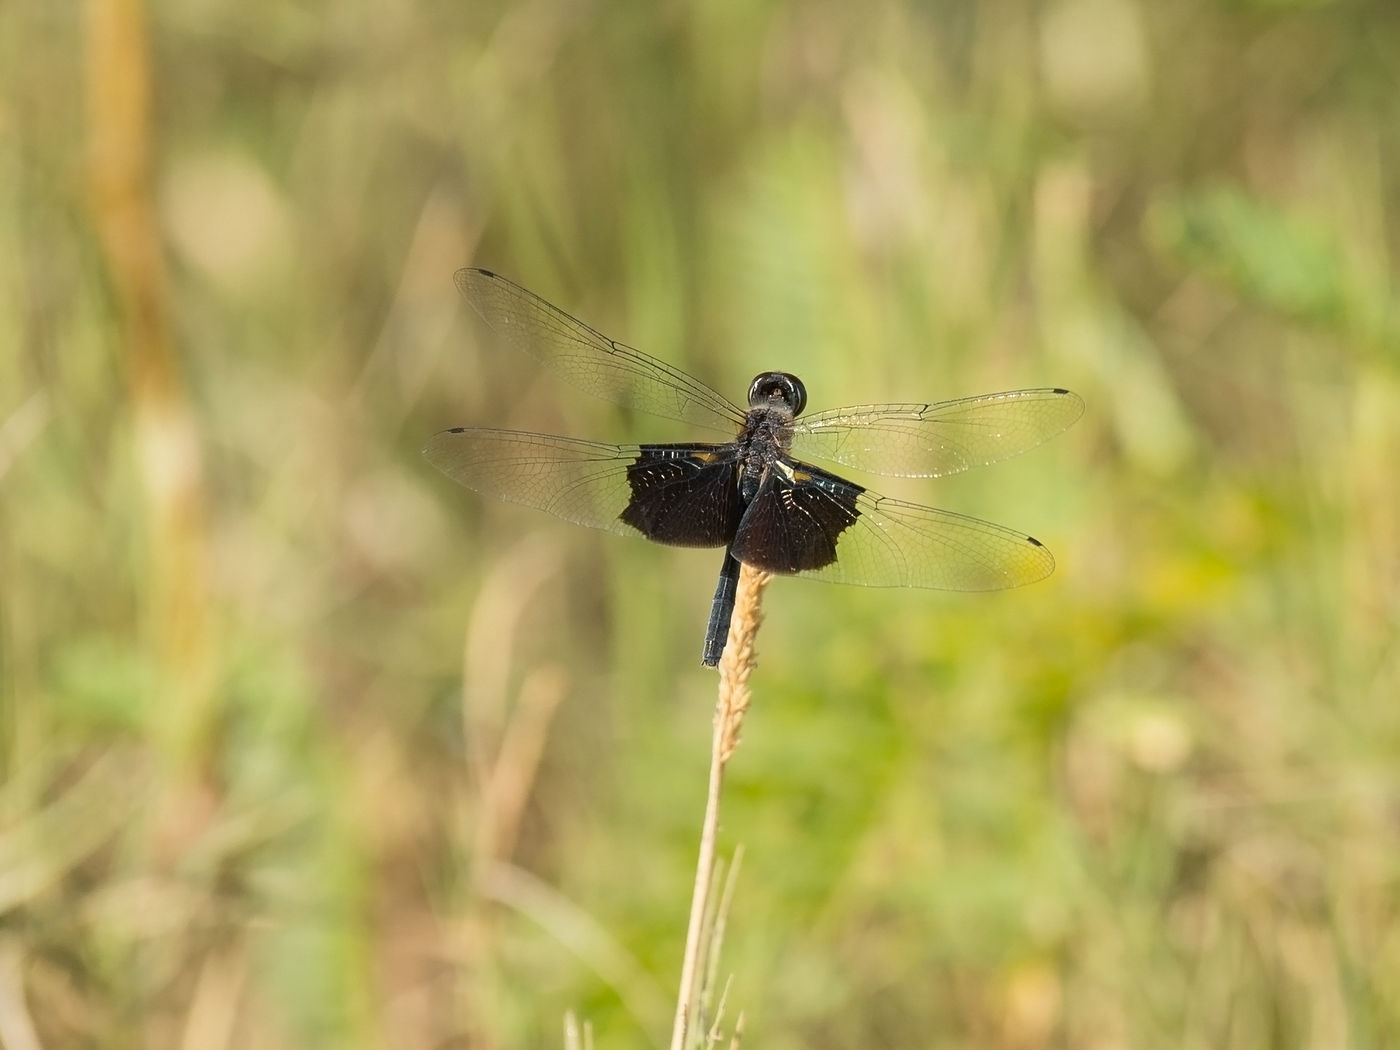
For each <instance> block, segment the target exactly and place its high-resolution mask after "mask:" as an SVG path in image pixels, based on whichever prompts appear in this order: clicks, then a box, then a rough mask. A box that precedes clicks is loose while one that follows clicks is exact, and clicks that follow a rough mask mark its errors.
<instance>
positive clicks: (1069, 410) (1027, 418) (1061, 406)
mask: <svg viewBox="0 0 1400 1050" xmlns="http://www.w3.org/2000/svg"><path fill="white" fill-rule="evenodd" d="M1083 412H1084V402H1083V401H1082V400H1080V398H1079V395H1078V394H1075V393H1072V392H1071V391H1069V390H1061V389H1058V388H1055V389H1051V388H1044V389H1039V390H1009V391H1006V392H1005V393H1001V394H984V395H982V396H980V397H965V398H962V399H960V400H957V401H942V402H939V403H938V404H930V405H855V406H852V407H849V408H837V409H832V410H830V411H828V412H818V413H817V414H816V415H812V416H807V417H805V418H803V419H799V420H798V421H797V422H796V423H795V424H794V426H793V431H794V432H793V439H792V454H793V455H794V456H802V457H806V458H811V457H816V458H819V459H827V460H831V461H832V462H834V463H841V464H844V465H845V466H848V467H855V468H856V469H857V470H867V471H870V472H871V473H873V474H884V475H887V476H891V477H905V478H936V477H941V476H943V475H945V474H956V473H958V472H960V471H964V470H970V469H971V468H973V467H980V466H982V465H984V464H987V463H995V462H997V461H998V460H1002V459H1006V458H1008V457H1010V456H1014V455H1017V454H1018V453H1021V452H1025V451H1026V450H1027V449H1030V448H1034V447H1035V446H1036V445H1039V444H1040V443H1041V442H1043V441H1045V440H1046V439H1047V438H1050V437H1053V436H1055V435H1056V434H1058V433H1059V432H1060V431H1062V430H1064V429H1065V428H1066V427H1068V426H1069V425H1070V424H1071V423H1073V422H1074V421H1075V420H1076V419H1078V418H1079V417H1080V416H1081V415H1082V414H1083Z"/></svg>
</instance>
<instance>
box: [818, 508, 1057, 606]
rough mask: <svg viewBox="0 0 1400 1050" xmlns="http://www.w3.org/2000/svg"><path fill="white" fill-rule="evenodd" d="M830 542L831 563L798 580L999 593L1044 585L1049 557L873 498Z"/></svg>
mask: <svg viewBox="0 0 1400 1050" xmlns="http://www.w3.org/2000/svg"><path fill="white" fill-rule="evenodd" d="M856 508H857V509H858V510H859V511H860V517H858V518H857V519H856V520H855V522H854V523H853V524H852V525H851V526H850V527H849V528H847V529H846V530H845V531H844V532H843V533H842V534H841V535H840V537H839V538H838V539H837V542H836V561H835V562H834V563H832V564H831V565H828V566H826V567H825V568H822V569H817V570H814V571H812V572H809V573H804V575H810V576H812V577H813V578H814V579H819V580H828V581H830V582H831V583H852V584H858V585H860V586H863V587H929V588H932V589H934V590H940V591H999V590H1002V589H1004V588H1007V587H1020V586H1022V585H1024V584H1027V583H1035V582H1036V581H1037V580H1043V579H1045V577H1047V576H1049V575H1050V574H1051V573H1052V572H1054V571H1055V558H1054V556H1053V555H1051V553H1050V552H1049V550H1047V549H1046V548H1045V547H1044V546H1043V545H1042V544H1041V542H1040V541H1039V540H1037V539H1035V538H1034V537H1033V536H1027V535H1026V534H1025V533H1024V532H1017V531H1015V530H1014V529H1008V528H1005V527H1004V526H1001V525H994V524H992V523H991V522H990V521H982V520H981V519H980V518H970V517H968V516H966V515H964V514H954V513H953V512H951V511H946V510H938V509H936V508H934V507H921V506H919V505H918V504H917V503H904V502H902V501H901V500H897V499H890V498H889V497H888V496H880V495H878V494H876V493H874V492H863V493H861V495H860V496H858V497H857V498H856Z"/></svg>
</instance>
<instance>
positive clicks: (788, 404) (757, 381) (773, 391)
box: [749, 372, 807, 416]
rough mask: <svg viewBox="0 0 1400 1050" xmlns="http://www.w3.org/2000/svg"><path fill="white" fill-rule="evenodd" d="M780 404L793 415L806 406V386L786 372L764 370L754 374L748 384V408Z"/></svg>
mask: <svg viewBox="0 0 1400 1050" xmlns="http://www.w3.org/2000/svg"><path fill="white" fill-rule="evenodd" d="M779 405H781V406H782V407H783V408H785V409H787V410H788V411H789V412H791V413H792V414H793V415H794V416H800V415H801V414H802V410H803V409H804V408H806V407H807V388H806V387H805V386H803V385H802V380H800V379H798V378H797V377H796V376H795V375H791V374H789V373H787V372H764V373H763V374H762V375H758V376H754V380H753V383H752V384H750V386H749V407H750V408H774V407H777V406H779Z"/></svg>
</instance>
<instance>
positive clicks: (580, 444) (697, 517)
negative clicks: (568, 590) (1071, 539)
mask: <svg viewBox="0 0 1400 1050" xmlns="http://www.w3.org/2000/svg"><path fill="white" fill-rule="evenodd" d="M423 454H424V455H425V456H426V457H427V458H428V461H429V462H430V463H432V464H433V465H434V466H435V467H437V468H438V469H439V470H441V471H442V472H443V473H444V474H446V475H447V476H448V477H450V478H452V479H453V480H455V481H458V482H460V483H461V484H463V485H465V486H467V488H469V489H474V490H475V491H477V492H481V493H484V494H486V495H489V496H495V497H497V498H498V499H503V500H508V501H509V502H512V503H520V504H523V505H525V506H527V507H534V508H536V509H538V510H543V511H548V512H549V513H550V514H553V515H556V516H557V517H560V518H563V519H564V520H565V521H571V522H574V523H575V524H578V525H587V526H588V527H590V528H595V529H605V530H607V531H608V532H615V533H618V534H619V535H623V536H644V537H646V538H647V539H651V540H654V541H656V542H658V543H666V544H671V545H673V546H685V547H718V546H724V545H726V544H727V543H728V542H729V540H730V538H731V537H732V536H733V534H734V528H735V526H736V524H737V518H738V513H737V499H738V496H737V486H735V485H733V484H731V483H730V482H731V480H732V479H733V477H734V462H733V458H732V446H723V445H706V444H688V445H606V444H602V443H600V442H596V441H579V440H576V439H574V438H565V437H556V436H554V435H551V434H530V433H523V432H520V431H514V430H491V429H487V428H482V427H458V428H456V429H453V430H444V431H443V432H442V433H440V434H436V435H434V437H433V438H432V440H430V441H429V442H428V444H427V446H426V447H425V448H424V449H423ZM726 499H728V500H729V501H730V504H728V505H726V503H725V500H726Z"/></svg>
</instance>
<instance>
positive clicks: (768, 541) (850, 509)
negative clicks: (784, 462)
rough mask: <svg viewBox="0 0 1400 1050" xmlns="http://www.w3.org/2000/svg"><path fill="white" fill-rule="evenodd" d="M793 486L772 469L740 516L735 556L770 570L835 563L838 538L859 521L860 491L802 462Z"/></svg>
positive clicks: (787, 570) (790, 570)
mask: <svg viewBox="0 0 1400 1050" xmlns="http://www.w3.org/2000/svg"><path fill="white" fill-rule="evenodd" d="M794 478H795V479H797V480H796V482H795V483H794V482H791V481H788V480H787V479H786V478H784V477H782V476H781V475H779V474H778V472H777V471H774V472H773V473H771V474H770V475H769V476H768V480H767V481H766V482H765V483H764V485H763V487H762V488H760V489H759V490H758V493H757V494H756V495H755V496H754V499H753V502H752V503H750V504H749V506H748V508H747V509H746V510H745V512H744V518H743V521H741V522H740V523H739V531H738V533H737V534H736V535H735V537H734V546H733V548H732V549H733V552H734V556H735V557H736V558H738V559H739V560H740V561H742V562H745V563H746V564H749V565H752V566H754V567H755V568H759V569H766V570H767V571H769V572H779V573H795V572H806V571H808V570H810V569H820V568H822V567H824V566H826V565H830V564H831V563H832V562H834V561H835V560H836V544H837V541H838V540H839V539H840V537H841V534H842V533H843V532H845V531H846V529H848V528H850V526H851V525H852V524H853V523H854V522H855V520H856V519H857V518H859V517H860V509H859V508H858V507H857V506H856V499H857V497H859V495H860V494H861V493H862V492H864V491H865V489H864V488H862V487H861V486H860V485H857V484H855V483H854V482H852V481H847V480H846V479H845V478H840V477H837V476H836V475H835V474H828V473H827V472H826V471H823V470H818V469H817V468H815V467H809V466H806V465H805V464H804V465H803V466H802V468H801V469H800V470H795V471H794Z"/></svg>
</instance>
